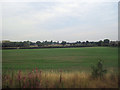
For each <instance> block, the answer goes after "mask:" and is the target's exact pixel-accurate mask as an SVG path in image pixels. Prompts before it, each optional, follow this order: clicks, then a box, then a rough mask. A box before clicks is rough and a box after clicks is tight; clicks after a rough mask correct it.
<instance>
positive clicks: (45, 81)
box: [2, 70, 118, 88]
mask: <svg viewBox="0 0 120 90" xmlns="http://www.w3.org/2000/svg"><path fill="white" fill-rule="evenodd" d="M117 77H118V76H117V74H115V73H114V74H110V73H109V74H106V75H105V76H104V78H103V79H100V78H96V79H94V78H92V77H91V74H90V73H83V72H81V73H80V72H74V73H71V72H69V73H65V72H62V71H61V72H52V71H51V72H48V71H47V72H42V71H39V70H35V71H32V72H21V71H18V72H7V73H4V75H3V77H2V80H3V84H2V87H3V88H118V78H117Z"/></svg>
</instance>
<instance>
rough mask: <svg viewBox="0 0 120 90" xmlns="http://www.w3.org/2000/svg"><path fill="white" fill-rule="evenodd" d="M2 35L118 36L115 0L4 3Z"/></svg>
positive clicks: (15, 37) (51, 37) (12, 37)
mask: <svg viewBox="0 0 120 90" xmlns="http://www.w3.org/2000/svg"><path fill="white" fill-rule="evenodd" d="M2 10H3V12H2V14H3V39H10V40H32V41H36V40H63V39H64V40H69V41H75V40H78V39H80V40H85V39H89V40H97V39H103V38H110V39H112V40H116V39H117V37H116V36H117V3H116V2H78V1H77V0H74V1H73V0H70V1H69V2H68V1H63V0H61V1H59V2H57V1H56V2H55V1H54V2H38V3H33V2H31V3H15V2H14V3H3V6H2Z"/></svg>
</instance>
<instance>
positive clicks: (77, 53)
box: [2, 47, 118, 71]
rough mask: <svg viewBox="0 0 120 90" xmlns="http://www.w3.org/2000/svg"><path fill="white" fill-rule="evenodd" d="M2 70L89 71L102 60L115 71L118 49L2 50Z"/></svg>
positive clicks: (106, 66)
mask: <svg viewBox="0 0 120 90" xmlns="http://www.w3.org/2000/svg"><path fill="white" fill-rule="evenodd" d="M2 54H3V55H2V69H3V71H6V70H7V71H8V70H23V71H24V70H33V69H35V68H38V69H40V70H60V69H62V70H65V71H90V67H91V65H92V64H95V63H97V61H98V60H100V59H101V60H103V61H104V62H103V64H104V67H105V68H107V69H114V71H117V66H118V48H114V47H85V48H49V49H14V50H13V49H12V50H2Z"/></svg>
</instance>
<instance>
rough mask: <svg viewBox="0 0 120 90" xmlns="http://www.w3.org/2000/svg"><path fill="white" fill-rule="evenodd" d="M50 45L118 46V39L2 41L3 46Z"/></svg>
mask: <svg viewBox="0 0 120 90" xmlns="http://www.w3.org/2000/svg"><path fill="white" fill-rule="evenodd" d="M50 46H53V47H55V46H59V47H65V46H73V47H74V46H86V47H87V46H112V47H116V46H118V41H110V40H109V39H104V40H103V41H102V40H100V41H96V42H94V41H92V42H91V41H83V42H81V41H76V42H73V43H70V42H67V41H62V42H59V41H52V40H51V41H47V40H46V41H36V42H31V41H23V42H13V41H2V47H50Z"/></svg>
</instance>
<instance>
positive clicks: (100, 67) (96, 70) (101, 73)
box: [91, 60, 107, 78]
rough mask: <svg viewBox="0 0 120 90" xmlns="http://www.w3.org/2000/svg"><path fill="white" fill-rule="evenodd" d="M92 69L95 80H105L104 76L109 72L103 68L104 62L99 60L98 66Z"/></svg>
mask: <svg viewBox="0 0 120 90" xmlns="http://www.w3.org/2000/svg"><path fill="white" fill-rule="evenodd" d="M91 69H92V77H93V78H98V77H100V78H103V76H104V74H105V73H106V72H107V70H106V69H104V68H103V61H102V60H99V61H98V63H97V64H96V66H95V65H93V66H92V67H91Z"/></svg>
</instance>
